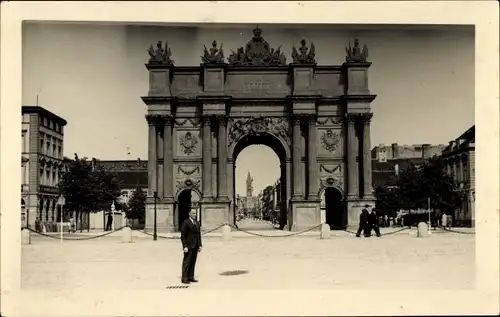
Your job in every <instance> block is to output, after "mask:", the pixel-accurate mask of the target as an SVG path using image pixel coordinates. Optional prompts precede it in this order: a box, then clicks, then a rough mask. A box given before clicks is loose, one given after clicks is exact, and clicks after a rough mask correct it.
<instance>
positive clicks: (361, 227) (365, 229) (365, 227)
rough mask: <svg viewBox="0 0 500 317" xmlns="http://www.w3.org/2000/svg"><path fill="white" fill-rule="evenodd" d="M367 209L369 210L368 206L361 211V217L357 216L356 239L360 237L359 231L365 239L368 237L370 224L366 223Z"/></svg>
mask: <svg viewBox="0 0 500 317" xmlns="http://www.w3.org/2000/svg"><path fill="white" fill-rule="evenodd" d="M368 208H370V206H369V205H365V208H363V209H361V215H359V227H358V232H356V237H358V238H359V237H361V231H363V235H364V236H365V237H369V236H370V232H371V230H370V223H369V221H368V218H369V214H368Z"/></svg>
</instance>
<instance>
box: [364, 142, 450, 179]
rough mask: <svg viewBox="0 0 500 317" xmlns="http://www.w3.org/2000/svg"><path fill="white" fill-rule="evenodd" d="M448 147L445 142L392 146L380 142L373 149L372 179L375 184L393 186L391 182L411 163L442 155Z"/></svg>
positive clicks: (419, 162)
mask: <svg viewBox="0 0 500 317" xmlns="http://www.w3.org/2000/svg"><path fill="white" fill-rule="evenodd" d="M445 148H446V145H444V144H436V145H431V144H412V145H406V144H405V145H399V144H397V143H393V144H391V145H390V146H389V145H385V144H380V145H378V146H375V147H374V148H373V149H372V180H373V185H374V186H392V185H394V184H391V183H389V182H390V181H391V179H393V178H394V176H397V175H398V173H399V171H401V170H404V169H407V168H408V167H410V166H411V164H417V165H418V164H422V163H424V162H425V160H427V159H429V158H431V157H433V156H435V155H441V152H442V151H443V150H444V149H445Z"/></svg>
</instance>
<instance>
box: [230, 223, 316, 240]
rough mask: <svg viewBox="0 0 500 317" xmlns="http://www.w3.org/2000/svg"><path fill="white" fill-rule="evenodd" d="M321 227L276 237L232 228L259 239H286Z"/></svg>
mask: <svg viewBox="0 0 500 317" xmlns="http://www.w3.org/2000/svg"><path fill="white" fill-rule="evenodd" d="M319 227H321V225H317V226H314V227H312V228H309V229H306V230H302V231H298V232H293V233H290V234H284V235H278V236H274V235H265V234H260V233H255V232H251V231H246V230H243V229H240V228H238V227H236V226H231V228H235V229H236V230H237V231H241V232H244V233H246V234H249V235H253V236H258V237H265V238H284V237H291V236H296V235H299V234H302V233H306V232H308V231H312V230H314V229H317V228H319Z"/></svg>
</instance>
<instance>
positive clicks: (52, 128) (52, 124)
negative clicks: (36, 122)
mask: <svg viewBox="0 0 500 317" xmlns="http://www.w3.org/2000/svg"><path fill="white" fill-rule="evenodd" d="M49 127H50V129H51V130H54V121H52V120H50V121H49Z"/></svg>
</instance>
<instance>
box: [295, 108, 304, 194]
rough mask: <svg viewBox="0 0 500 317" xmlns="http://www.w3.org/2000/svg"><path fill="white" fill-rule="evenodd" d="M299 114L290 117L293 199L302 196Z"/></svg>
mask: <svg viewBox="0 0 500 317" xmlns="http://www.w3.org/2000/svg"><path fill="white" fill-rule="evenodd" d="M300 121H301V117H300V116H297V115H295V116H293V117H292V124H293V136H292V139H293V146H292V150H293V152H292V162H293V197H292V198H293V199H295V200H297V199H302V198H303V196H304V192H303V184H304V182H303V180H302V177H301V174H302V173H301V170H300V165H301V148H300Z"/></svg>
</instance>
